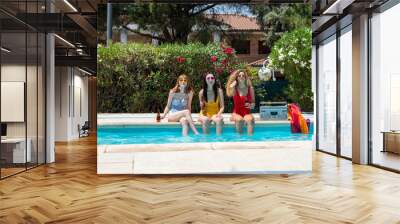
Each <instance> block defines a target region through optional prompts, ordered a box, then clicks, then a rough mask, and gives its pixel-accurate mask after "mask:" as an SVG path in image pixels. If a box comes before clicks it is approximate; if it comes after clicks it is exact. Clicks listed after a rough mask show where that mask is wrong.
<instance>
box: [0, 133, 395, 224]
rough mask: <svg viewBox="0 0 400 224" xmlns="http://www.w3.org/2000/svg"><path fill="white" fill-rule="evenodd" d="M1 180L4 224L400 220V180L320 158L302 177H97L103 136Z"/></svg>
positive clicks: (76, 144) (0, 212)
mask: <svg viewBox="0 0 400 224" xmlns="http://www.w3.org/2000/svg"><path fill="white" fill-rule="evenodd" d="M56 161H57V162H56V163H54V164H50V165H46V166H41V167H38V168H36V169H33V170H29V171H27V172H25V173H22V174H19V175H16V176H13V177H10V178H7V179H5V180H2V181H0V202H1V203H0V223H400V212H399V211H400V200H398V199H399V198H400V175H399V174H396V173H391V172H388V171H384V170H381V169H378V168H375V167H371V166H361V165H354V164H352V163H351V162H350V161H348V160H344V159H339V158H336V157H333V156H330V155H327V154H323V153H320V152H314V153H313V172H312V173H310V174H296V175H157V176H145V175H142V176H130V175H103V176H99V175H97V174H96V139H95V138H94V137H89V138H85V139H82V140H81V141H76V142H70V143H68V144H57V146H56Z"/></svg>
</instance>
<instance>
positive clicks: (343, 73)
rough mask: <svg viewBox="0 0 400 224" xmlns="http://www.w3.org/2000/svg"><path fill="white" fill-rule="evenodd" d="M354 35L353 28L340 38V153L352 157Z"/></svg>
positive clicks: (348, 29)
mask: <svg viewBox="0 0 400 224" xmlns="http://www.w3.org/2000/svg"><path fill="white" fill-rule="evenodd" d="M351 48H352V34H351V26H350V27H348V28H346V29H345V30H344V31H343V34H342V35H341V36H340V128H341V129H340V135H341V137H340V144H341V146H340V153H341V155H342V156H345V157H348V158H351V157H352V148H351V146H352V143H351V141H352V74H353V71H352V50H351Z"/></svg>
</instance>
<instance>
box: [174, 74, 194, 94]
mask: <svg viewBox="0 0 400 224" xmlns="http://www.w3.org/2000/svg"><path fill="white" fill-rule="evenodd" d="M184 78H185V79H186V80H187V87H186V90H185V93H186V94H187V93H190V92H192V85H191V84H190V79H189V77H188V76H187V75H186V74H182V75H180V76H178V78H177V79H176V85H175V86H174V88H172V89H171V91H172V92H174V93H177V92H179V80H180V79H184Z"/></svg>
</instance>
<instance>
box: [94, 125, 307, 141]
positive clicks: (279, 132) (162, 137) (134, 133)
mask: <svg viewBox="0 0 400 224" xmlns="http://www.w3.org/2000/svg"><path fill="white" fill-rule="evenodd" d="M198 130H199V132H201V128H200V127H199V126H198ZM312 131H313V130H312V127H311V130H310V133H312ZM244 133H246V128H245V129H244ZM311 138H312V134H292V133H291V132H290V125H289V124H256V126H255V129H254V134H253V135H251V136H249V135H247V134H241V135H240V134H237V133H236V132H235V130H234V126H232V125H225V126H224V130H223V134H222V135H216V134H215V128H211V133H210V134H208V135H204V134H200V135H197V136H196V135H194V134H192V133H190V134H189V136H182V129H181V127H179V126H170V125H126V126H125V125H119V126H117V125H116V126H99V127H98V130H97V142H98V144H100V145H104V144H107V145H110V144H111V145H112V144H166V143H193V142H244V141H248V142H249V141H251V142H253V141H304V140H311Z"/></svg>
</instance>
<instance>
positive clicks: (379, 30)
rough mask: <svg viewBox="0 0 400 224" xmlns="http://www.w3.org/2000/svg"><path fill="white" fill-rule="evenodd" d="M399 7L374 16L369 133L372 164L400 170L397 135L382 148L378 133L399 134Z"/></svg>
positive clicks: (382, 143)
mask: <svg viewBox="0 0 400 224" xmlns="http://www.w3.org/2000/svg"><path fill="white" fill-rule="evenodd" d="M398 21H400V5H396V6H394V7H392V8H390V9H388V10H387V11H385V12H383V13H381V14H377V15H374V16H373V17H372V20H371V26H372V27H371V29H372V38H371V40H372V49H371V50H372V52H373V53H372V55H371V57H372V58H371V59H372V63H371V65H372V74H371V76H372V77H371V88H372V90H371V110H372V111H371V116H372V117H371V121H372V126H371V132H372V152H373V153H372V163H373V164H377V165H380V166H384V167H388V168H392V169H396V170H400V155H399V154H400V134H396V133H394V134H393V135H392V136H390V140H389V141H386V144H387V146H393V147H390V148H389V147H385V146H384V142H385V141H384V136H383V133H382V132H387V131H389V132H390V131H392V130H400V108H399V107H400V106H399V95H400V64H399V60H398V58H399V57H398V54H399V52H400V45H399V43H398V40H399V39H400V33H399V32H398V30H397V29H394V27H397V26H398Z"/></svg>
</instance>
